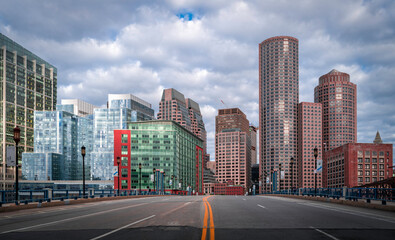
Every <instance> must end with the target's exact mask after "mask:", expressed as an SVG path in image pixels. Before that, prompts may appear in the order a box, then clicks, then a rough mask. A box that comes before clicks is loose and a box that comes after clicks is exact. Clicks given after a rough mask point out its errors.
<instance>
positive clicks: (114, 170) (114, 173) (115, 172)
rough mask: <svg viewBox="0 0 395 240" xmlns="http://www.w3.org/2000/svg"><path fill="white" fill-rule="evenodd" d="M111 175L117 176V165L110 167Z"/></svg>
mask: <svg viewBox="0 0 395 240" xmlns="http://www.w3.org/2000/svg"><path fill="white" fill-rule="evenodd" d="M112 176H113V177H118V167H117V166H113V167H112Z"/></svg>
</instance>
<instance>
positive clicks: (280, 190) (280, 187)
mask: <svg viewBox="0 0 395 240" xmlns="http://www.w3.org/2000/svg"><path fill="white" fill-rule="evenodd" d="M281 165H282V164H281V163H280V164H279V166H280V181H279V182H280V186H279V187H280V192H281Z"/></svg>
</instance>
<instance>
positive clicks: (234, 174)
mask: <svg viewBox="0 0 395 240" xmlns="http://www.w3.org/2000/svg"><path fill="white" fill-rule="evenodd" d="M215 162H216V170H215V175H216V178H217V181H218V182H219V183H226V182H228V181H232V182H233V183H234V184H235V185H242V186H243V187H244V190H245V191H247V190H248V189H249V188H250V185H251V181H250V179H251V139H250V128H249V121H248V119H247V116H246V115H245V114H244V113H243V112H242V111H241V110H240V109H238V108H228V109H219V110H218V115H217V116H216V117H215Z"/></svg>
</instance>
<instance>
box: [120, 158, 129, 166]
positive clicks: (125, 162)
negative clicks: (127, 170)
mask: <svg viewBox="0 0 395 240" xmlns="http://www.w3.org/2000/svg"><path fill="white" fill-rule="evenodd" d="M121 162H122V166H123V167H126V166H127V165H128V157H121Z"/></svg>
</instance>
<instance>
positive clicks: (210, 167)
mask: <svg viewBox="0 0 395 240" xmlns="http://www.w3.org/2000/svg"><path fill="white" fill-rule="evenodd" d="M215 165H216V163H215V161H209V162H207V164H206V166H207V168H208V169H210V170H211V171H212V172H213V173H214V174H215Z"/></svg>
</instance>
